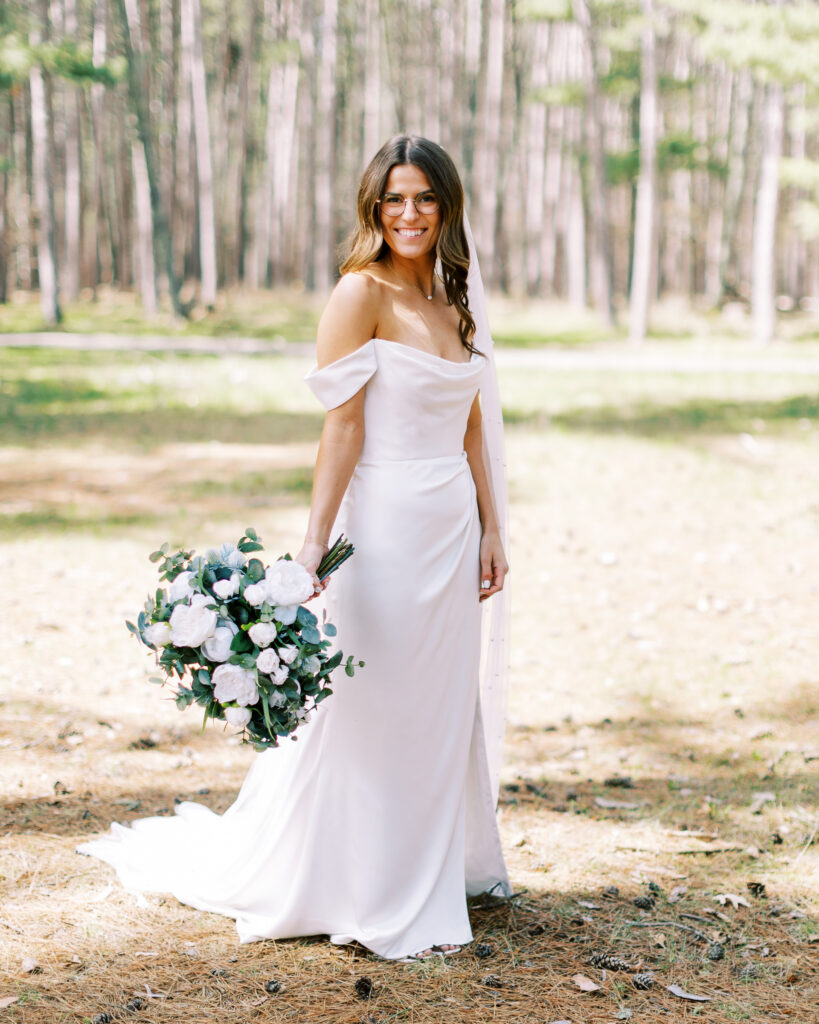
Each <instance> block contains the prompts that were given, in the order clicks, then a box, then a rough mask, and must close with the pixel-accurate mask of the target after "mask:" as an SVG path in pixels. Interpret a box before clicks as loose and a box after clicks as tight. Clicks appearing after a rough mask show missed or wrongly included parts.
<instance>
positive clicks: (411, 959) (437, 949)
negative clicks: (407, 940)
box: [398, 943, 463, 964]
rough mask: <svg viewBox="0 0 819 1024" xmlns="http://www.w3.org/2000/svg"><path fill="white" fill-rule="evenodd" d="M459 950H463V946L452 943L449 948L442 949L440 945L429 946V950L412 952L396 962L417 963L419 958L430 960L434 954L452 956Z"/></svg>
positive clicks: (459, 951)
mask: <svg viewBox="0 0 819 1024" xmlns="http://www.w3.org/2000/svg"><path fill="white" fill-rule="evenodd" d="M445 945H450V943H445ZM461 952H463V946H455V945H452V946H451V948H450V949H444V948H443V947H442V946H430V947H429V952H427V951H426V950H425V949H424V950H422V951H421V952H420V953H412V954H411V955H410V956H404V957H401V959H400V960H399V961H398V962H399V963H401V964H414V963H419V962H420V961H421V960H432V959H433V957H436V956H440V957H445V956H454V955H455V953H461Z"/></svg>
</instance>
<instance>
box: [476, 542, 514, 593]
mask: <svg viewBox="0 0 819 1024" xmlns="http://www.w3.org/2000/svg"><path fill="white" fill-rule="evenodd" d="M508 572H509V563H508V562H507V561H506V555H504V553H503V544H501V539H500V534H499V533H498V531H497V530H491V531H488V532H487V533H484V535H483V537H481V589H480V596H479V598H478V599H479V600H480V601H485V600H486V599H487V597H491V596H492V595H493V594H497V592H498V591H499V590H502V589H503V581H504V580H505V579H506V574H507V573H508Z"/></svg>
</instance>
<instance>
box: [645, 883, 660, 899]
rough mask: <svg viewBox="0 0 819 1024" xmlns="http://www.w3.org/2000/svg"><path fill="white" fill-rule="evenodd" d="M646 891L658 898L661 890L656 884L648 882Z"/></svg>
mask: <svg viewBox="0 0 819 1024" xmlns="http://www.w3.org/2000/svg"><path fill="white" fill-rule="evenodd" d="M648 891H649V892H653V893H654V895H655V896H659V895H660V893H661V892H662V891H663V890H662V889H661V888H660V887H659V885H657V883H656V882H649V883H648Z"/></svg>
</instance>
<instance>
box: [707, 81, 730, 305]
mask: <svg viewBox="0 0 819 1024" xmlns="http://www.w3.org/2000/svg"><path fill="white" fill-rule="evenodd" d="M733 88H734V74H733V72H732V71H729V70H728V68H722V75H721V81H720V82H719V84H718V86H717V109H716V111H715V112H714V131H713V133H712V143H711V145H712V147H713V153H714V159H715V160H716V161H717V163H722V164H726V165H727V162H728V139H729V137H730V130H731V98H732V94H733ZM724 219H725V185H724V183H723V181H722V180H721V179H718V178H717V176H716V175H713V174H712V175H711V179H710V183H709V202H708V228H707V239H706V252H705V295H706V298H707V299H708V301H709V302H710V303H711V304H712V305H714V304H716V303H717V302H718V301H719V296H720V291H721V288H722V284H721V281H720V260H721V254H722V225H723V221H724Z"/></svg>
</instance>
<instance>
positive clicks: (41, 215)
mask: <svg viewBox="0 0 819 1024" xmlns="http://www.w3.org/2000/svg"><path fill="white" fill-rule="evenodd" d="M39 13H40V17H41V22H42V24H44V25H46V24H47V23H48V11H47V8H46V5H45V3H41V4H40V12H39ZM41 39H42V37H41V33H40V28H39V26H38V27H36V28H33V29H32V30H31V33H30V35H29V41H30V43H31V45H32V47H37V46H39V45H40V42H41ZM29 87H30V90H31V171H32V178H33V186H34V203H35V207H36V210H37V228H38V230H37V277H38V279H39V285H40V307H41V309H42V311H43V319H44V320H45V322H46V323H47V324H58V323H59V322H60V321H61V320H62V313H61V311H60V303H59V297H58V290H57V256H56V252H55V246H54V187H53V182H52V180H51V161H50V160H49V156H48V137H49V124H48V108H47V105H46V84H45V78H44V75H43V70H42V68H41V67H40V65H39V64H37V63H36V62H35V63H34V64H32V66H31V70H30V71H29Z"/></svg>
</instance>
